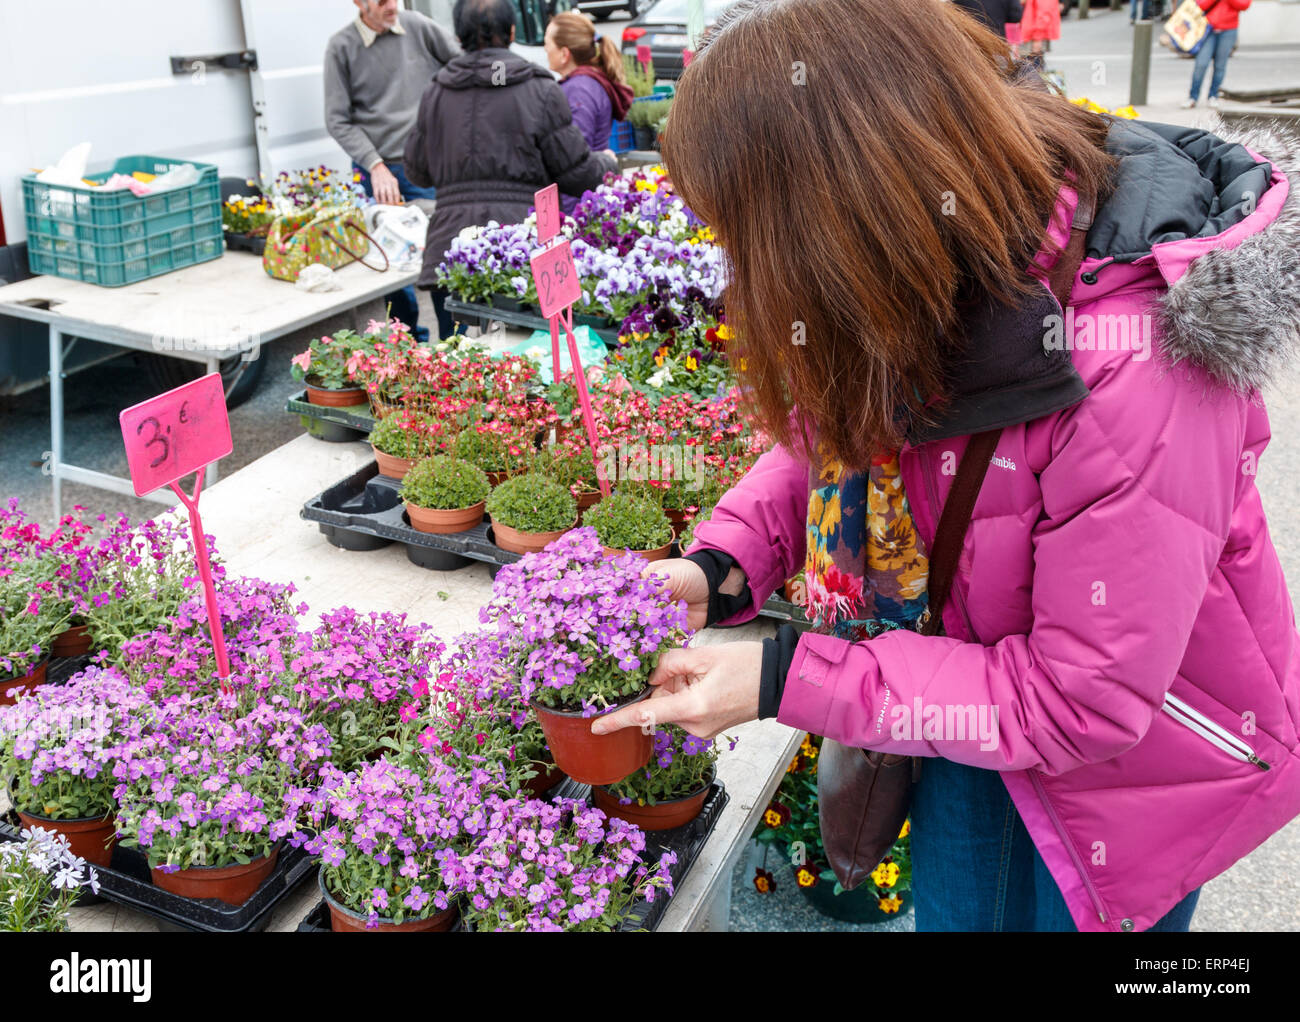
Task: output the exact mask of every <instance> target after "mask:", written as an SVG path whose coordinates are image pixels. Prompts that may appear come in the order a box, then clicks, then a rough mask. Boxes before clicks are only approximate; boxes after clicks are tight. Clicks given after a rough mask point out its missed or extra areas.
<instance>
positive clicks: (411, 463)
mask: <svg viewBox="0 0 1300 1022" xmlns="http://www.w3.org/2000/svg"><path fill="white" fill-rule="evenodd" d="M370 449H371V450H372V451H374V452H375V461H376V462H378V463H379V474H380V475H381V476H388V477H389V478H390V479H405V478H406V473H407V472H409V471H411V469H412V468H414V467H415V463H416V461H418V460H419V459H418V458H399V457H397V456H396V455H394V454H385V453H384V452H383V451H381V450H380V449H379V448H378V447H375V446H373V445H372V446H371V448H370Z"/></svg>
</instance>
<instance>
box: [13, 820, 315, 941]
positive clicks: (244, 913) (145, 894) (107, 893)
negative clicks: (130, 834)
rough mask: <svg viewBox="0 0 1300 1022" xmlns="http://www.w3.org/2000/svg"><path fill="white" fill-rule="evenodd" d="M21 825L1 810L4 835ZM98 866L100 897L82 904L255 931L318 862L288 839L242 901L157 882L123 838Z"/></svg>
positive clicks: (169, 923) (216, 928)
mask: <svg viewBox="0 0 1300 1022" xmlns="http://www.w3.org/2000/svg"><path fill="white" fill-rule="evenodd" d="M21 829H22V822H21V821H20V820H19V819H18V814H17V813H15V812H14V811H13V810H12V809H10V810H9V811H8V812H6V813H4V815H3V816H0V840H5V841H18V840H21V836H20V834H19V831H20V830H21ZM95 872H96V873H97V874H98V876H99V897H98V898H96V897H94V896H93V895H89V894H88V893H87V894H86V895H83V896H82V897H81V898H79V899H78V904H81V905H91V904H96V903H98V902H100V901H112V902H116V903H117V904H119V905H126V906H128V907H130V908H133V909H136V910H138V911H140V912H143V913H145V914H146V915H149V916H152V917H153V918H155V919H157V920H158V922H159V924H160V925H161V926H162V928H163V929H165V930H188V931H195V932H199V933H252V932H256V931H259V930H264V929H265V928H266V924H267V923H268V922H270V921H271V912H272V910H273V909H274V908H275V907H276V905H278V904H279V903H280V902H281V901H283V900H284V898H285V896H286V895H288V894H289V893H290V892H292V891H293V890H294V888H296V887H297V886H298V885H299V884H301V883H302V882H303V880H304V879H306V878H307V877H308V876H312V875H314V874H315V863H314V862H313V860H312V857H311V856H309V855H308V854H307V853H306V852H305V851H304V850H302V849H301V848H292V847H290V846H289V845H287V844H286V845H285V846H284V847H283V848H282V849H281V850H280V857H279V858H278V859H277V860H276V863H275V869H273V870H272V871H271V875H270V876H268V877H267V878H266V880H264V881H263V882H262V886H261V887H259V888H258V889H257V892H256V893H255V894H254V895H253V896H252V897H251V898H249V899H248V901H246V902H244V904H242V905H237V906H236V905H227V904H226V903H225V902H224V901H217V900H215V899H213V898H204V899H202V900H198V899H195V898H185V897H182V896H181V895H179V894H172V893H171V892H170V891H164V890H163V889H162V888H161V887H155V886H154V884H153V880H152V879H151V877H150V874H149V859H148V857H146V856H145V855H144V854H143V853H142V852H140V851H139V850H138V849H135V848H127V847H124V846H123V845H121V844H117V845H114V846H113V860H112V865H111V866H110V867H109V868H108V869H105V868H104V867H102V866H96V867H95Z"/></svg>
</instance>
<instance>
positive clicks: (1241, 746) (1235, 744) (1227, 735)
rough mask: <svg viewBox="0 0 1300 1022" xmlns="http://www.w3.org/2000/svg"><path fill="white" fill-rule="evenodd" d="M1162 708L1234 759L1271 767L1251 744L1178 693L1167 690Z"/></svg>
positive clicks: (1264, 767) (1262, 768)
mask: <svg viewBox="0 0 1300 1022" xmlns="http://www.w3.org/2000/svg"><path fill="white" fill-rule="evenodd" d="M1161 709H1162V710H1164V711H1165V713H1167V714H1169V716H1171V717H1173V718H1174V720H1176V721H1178V723H1179V724H1182V725H1183V727H1185V728H1187V730H1189V731H1191V732H1192V733H1193V734H1195V735H1198V736H1200V737H1201V738H1203V739H1205V741H1207V742H1209V743H1210V744H1211V745H1213V746H1215V748H1218V749H1220V750H1222V751H1223V752H1226V753H1227V754H1228V755H1229V756H1231V757H1232V758H1233V759H1237V760H1240V761H1241V762H1243V763H1253V764H1254V765H1255V766H1257V767H1259V768H1260V769H1261V770H1268V769H1270V768H1269V765H1268V764H1267V763H1265V762H1264V761H1263V760H1262V759H1260V758H1259V757H1258V756H1256V755H1255V750H1254V749H1252V748H1251V747H1250V746H1249V745H1247V744H1246V743H1245V742H1243V741H1242V740H1241V739H1240V738H1238V737H1237V736H1236V735H1234V734H1233V733H1232V732H1231V731H1229V730H1227V729H1226V728H1223V727H1220V726H1219V725H1218V724H1217V723H1215V722H1214V721H1213V720H1211V719H1210V718H1209V717H1207V716H1205V714H1203V713H1201V712H1200V711H1198V710H1194V709H1193V708H1192V707H1190V706H1188V705H1187V703H1185V702H1183V701H1182V700H1181V699H1179V698H1178V697H1177V696H1176V695H1173V694H1171V693H1168V692H1166V693H1165V702H1164V705H1163V706H1162V707H1161Z"/></svg>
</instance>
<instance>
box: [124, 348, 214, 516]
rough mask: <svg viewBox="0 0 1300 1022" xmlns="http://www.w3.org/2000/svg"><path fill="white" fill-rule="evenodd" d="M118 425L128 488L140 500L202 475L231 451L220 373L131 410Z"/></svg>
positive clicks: (210, 374)
mask: <svg viewBox="0 0 1300 1022" xmlns="http://www.w3.org/2000/svg"><path fill="white" fill-rule="evenodd" d="M118 421H119V422H120V423H121V426H122V441H123V442H124V443H125V444H126V460H127V464H128V465H129V466H130V469H131V483H132V485H133V486H134V487H135V492H136V493H137V494H138V495H139V496H142V497H143V496H144V495H145V494H146V493H152V492H153V491H154V490H156V489H158V488H159V487H161V486H166V485H167V484H168V483H174V482H176V481H177V480H178V479H182V478H184V477H185V476H187V475H189V474H190V473H191V472H199V471H201V470H202V469H204V468H205V467H207V466H208V465H210V464H211V463H212V462H214V461H219V460H221V459H222V458H224V457H225V456H226V455H228V454H229V453H230V452H231V451H232V450H233V449H234V444H233V443H232V442H231V439H230V417H229V416H228V414H227V412H226V392H225V389H224V388H223V387H222V384H221V374H220V373H209V374H208V375H207V376H204V377H202V378H200V379H197V380H195V381H194V382H193V383H186V384H184V385H183V386H180V387H177V388H176V389H175V390H169V391H167V393H165V394H159V395H158V396H157V397H154V398H150V399H149V400H148V401H141V402H140V403H139V404H138V405H132V406H131V407H130V408H127V409H126V410H125V411H123V412H122V413H121V414H120V415H119V416H118Z"/></svg>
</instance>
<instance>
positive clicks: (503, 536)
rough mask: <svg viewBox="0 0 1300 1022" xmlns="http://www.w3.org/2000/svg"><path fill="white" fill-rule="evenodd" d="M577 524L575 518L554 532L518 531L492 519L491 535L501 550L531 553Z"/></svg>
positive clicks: (514, 552) (552, 541) (553, 540)
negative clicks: (571, 523)
mask: <svg viewBox="0 0 1300 1022" xmlns="http://www.w3.org/2000/svg"><path fill="white" fill-rule="evenodd" d="M577 524H578V523H577V521H576V520H575V521H574V523H573V525H570V526H569V527H568V528H567V529H557V530H556V531H555V532H520V531H519V530H518V529H512V528H510V526H508V525H505V524H503V523H502V522H497V521H494V522H493V523H492V535H493V537H495V539H496V543H497V546H499V547H500V548H501V549H502V550H509V551H510V552H511V553H512V554H532V553H536V552H537V551H538V550H541V549H542V548H543V547H544V546H546V544H547V543H554V542H555V541H556V540H557V539H559V538H560V537H561V536H563V535H564V534H565V533H566V532H568V531H569V529H572V528H573V526H574V525H577Z"/></svg>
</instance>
